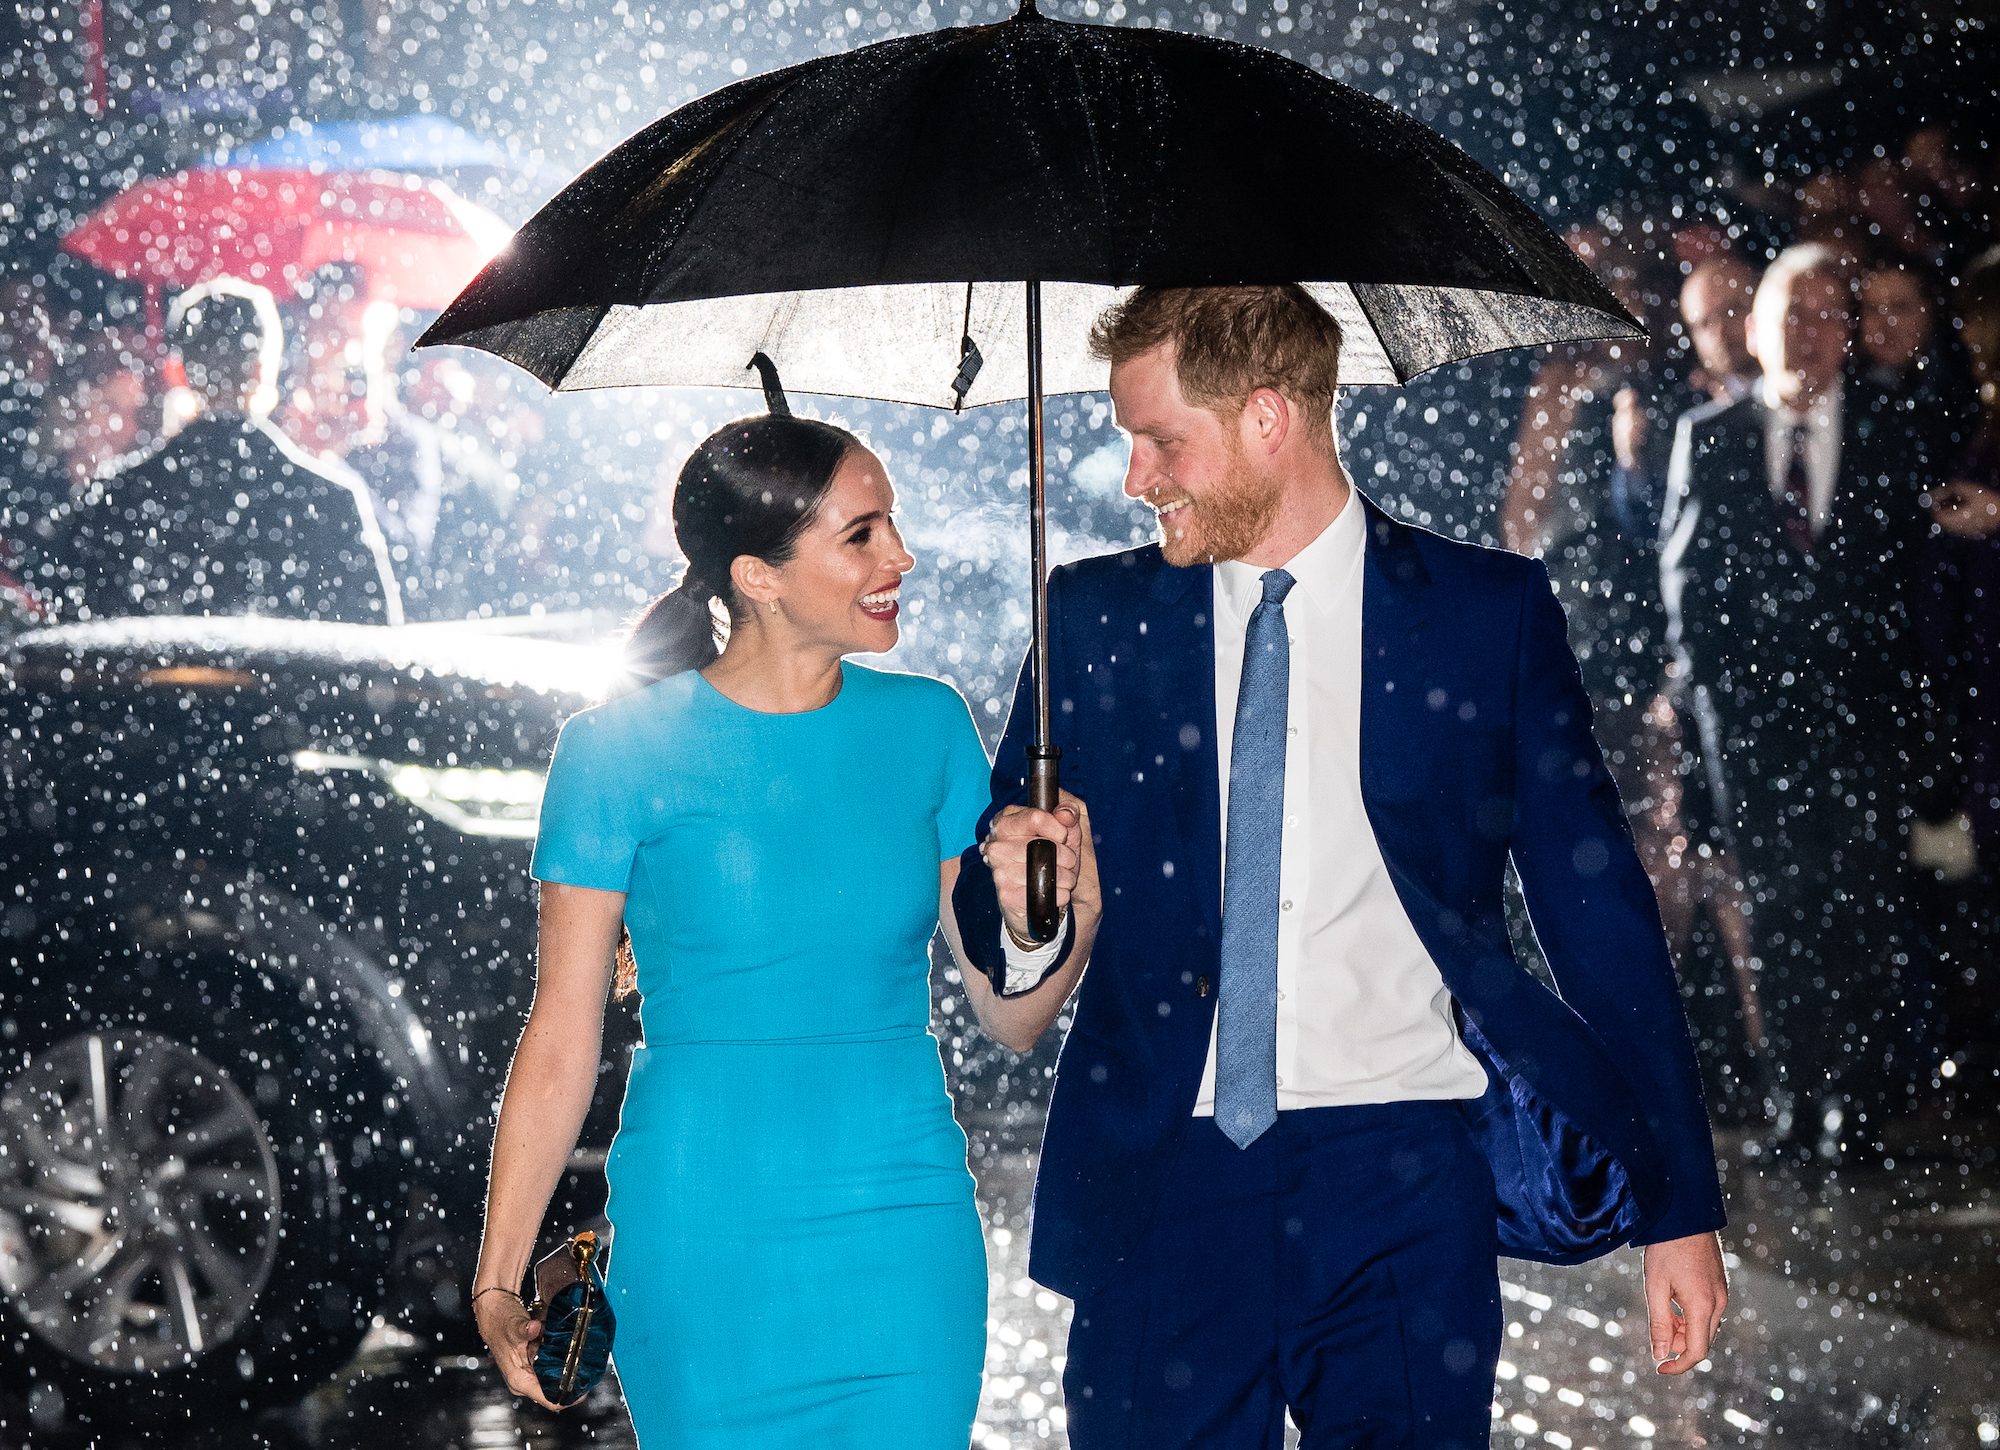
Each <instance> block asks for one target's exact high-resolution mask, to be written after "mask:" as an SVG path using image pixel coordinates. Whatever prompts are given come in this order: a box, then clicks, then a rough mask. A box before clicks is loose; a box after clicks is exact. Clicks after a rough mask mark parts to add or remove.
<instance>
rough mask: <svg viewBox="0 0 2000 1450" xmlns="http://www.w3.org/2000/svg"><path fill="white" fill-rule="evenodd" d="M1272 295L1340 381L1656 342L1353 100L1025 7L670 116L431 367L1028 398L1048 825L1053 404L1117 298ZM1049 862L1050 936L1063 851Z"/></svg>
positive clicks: (1475, 176) (1267, 56) (1196, 47)
mask: <svg viewBox="0 0 2000 1450" xmlns="http://www.w3.org/2000/svg"><path fill="white" fill-rule="evenodd" d="M1290 281H1297V282H1303V283H1305V284H1306V285H1307V288H1308V290H1309V291H1311V292H1312V293H1313V294H1314V295H1315V296H1316V297H1318V299H1319V300H1320V301H1321V302H1322V303H1323V304H1324V305H1325V306H1326V308H1327V309H1328V311H1329V312H1331V313H1332V314H1333V316H1334V317H1335V318H1336V319H1337V320H1338V321H1339V323H1340V324H1341V327H1342V329H1343V332H1344V334H1345V339H1346V341H1345V344H1344V346H1343V348H1342V353H1341V380H1342V381H1343V382H1348V383H1402V382H1407V381H1408V380H1409V379H1411V378H1412V377H1415V376H1416V375H1417V374H1418V373H1421V372H1424V371H1425V370H1427V369H1429V368H1434V367H1437V366H1439V365H1440V364H1442V363H1447V362H1454V361H1457V360H1458V359H1460V358H1466V357H1472V356H1475V355H1477V354H1480V353H1485V352H1493V351H1496V350H1499V349H1501V348H1509V347H1520V346H1524V345H1530V344H1536V343H1550V342H1570V341H1580V340H1584V339H1589V338H1612V337H1618V338H1639V337H1643V336H1644V335H1645V334H1644V331H1643V329H1641V328H1640V326H1639V325H1638V324H1637V323H1636V322H1634V321H1633V320H1632V318H1631V316H1630V315H1629V314H1628V313H1627V312H1626V311H1625V309H1624V308H1623V307H1621V306H1620V305H1619V304H1618V302H1617V300H1616V299H1615V298H1614V297H1613V296H1612V295H1611V293H1610V292H1609V291H1607V290H1606V289H1605V288H1604V287H1603V285H1602V284H1600V283H1599V282H1598V281H1597V279H1596V278H1595V277H1593V276H1592V275H1591V273H1590V271H1589V270H1588V269H1587V268H1586V267H1585V266H1584V265H1583V264H1582V263H1581V262H1579V261H1578V260H1577V259H1576V258H1575V257H1574V256H1573V255H1572V254H1571V253H1570V251H1569V249H1568V248H1567V247H1565V246H1564V245H1563V243H1562V241H1561V240H1560V239H1559V238H1558V237H1557V236H1556V235H1555V234H1554V233H1553V232H1552V231H1550V230H1549V228H1548V227H1547V226H1545V225H1544V224H1543V223H1542V222H1541V221H1540V219H1538V218H1537V217H1536V216H1535V214H1534V213H1533V212H1532V211H1531V210H1529V208H1528V207H1527V206H1526V205H1524V204H1523V203H1522V202H1521V201H1520V200H1519V199H1517V198H1516V197H1515V196H1514V195H1513V194H1512V193H1511V192H1509V191H1508V190H1507V189H1506V187H1505V186H1503V185H1502V184H1501V183H1500V182H1499V181H1498V180H1497V179H1496V178H1495V177H1493V176H1492V175H1491V174H1490V173H1488V172H1487V171H1485V170H1484V169H1482V168H1481V167H1480V166H1479V165H1477V164H1476V163H1475V162H1473V161H1472V160H1471V159H1470V158H1468V157H1467V156H1466V155H1465V154H1464V153H1463V152H1462V151H1460V150H1458V149H1457V148H1456V147H1454V146H1452V145H1450V144H1449V143H1448V142H1446V141H1445V140H1444V139H1443V138H1442V137H1440V136H1438V135H1437V134H1436V133H1434V132H1432V131H1430V130H1429V129H1427V128H1426V127H1424V126H1422V125H1420V124H1419V123H1417V122H1415V121H1413V120H1411V119H1410V118H1408V117H1407V116H1404V115H1403V114H1401V113H1400V112H1398V111H1396V110H1395V109H1394V108H1392V107H1390V106H1388V105H1386V104H1385V103H1383V102H1381V101H1378V100H1376V99H1375V98H1374V97H1372V96H1369V95H1366V94H1364V93H1363V92H1361V91H1357V90H1355V89H1353V88H1352V87H1349V86H1345V85H1342V84H1340V83H1339V82H1337V81H1332V80H1328V79H1327V78H1326V77H1324V76H1322V75H1319V74H1318V73H1317V72H1315V71H1313V70H1311V69H1309V68H1307V67H1306V66H1303V65H1300V64H1298V63H1297V62H1295V61H1292V60H1288V59H1286V58H1284V57H1282V56H1279V55H1276V54H1274V53H1273V52H1271V51H1267V50H1259V49H1256V48H1254V47H1251V46H1245V45H1237V44H1234V43H1231V42H1228V41H1220V40H1212V39H1208V38H1204V37H1199V36H1191V35H1181V34H1177V33H1175V32H1172V31H1166V30H1136V29H1131V30H1128V29H1114V28H1110V27H1104V26H1093V25H1072V24H1067V23H1064V22H1062V21H1057V20H1051V19H1048V18H1047V17H1045V16H1042V15H1039V14H1037V13H1036V11H1035V8H1034V0H1023V4H1022V8H1021V11H1020V13H1019V14H1017V15H1015V16H1014V17H1013V18H1012V19H1011V20H1007V21H1005V22H1002V23H1000V24H997V25H983V26H968V27H961V28H953V29H946V30H937V31H931V32H928V33H926V34H921V35H913V36H908V37H904V38H900V39H896V40H888V41H882V42H879V43H877V44H875V45H870V46H864V47H862V48H861V49H859V50H854V51H848V52H845V53H843V54H840V55H833V56H825V57H822V58H820V59H817V60H810V61H806V62H804V63H803V64H800V65H795V66H791V67H788V68H787V69H784V70H780V71H776V72H773V73H772V74H770V75H765V76H758V77H755V78H753V79H750V80H745V81H739V82H738V83H736V84H735V85H732V86H729V87H726V88H725V89H723V90H720V91H717V92H715V93H714V94H713V95H709V96H705V97H703V98H701V99H700V100H697V101H693V102H690V103H689V104H688V105H686V106H683V107H681V108H680V109H679V110H677V111H675V112H673V113H672V114H671V115H668V116H666V117H664V118H663V119H661V120H659V121H657V122H655V123H654V124H653V125H651V126H649V127H647V128H646V129H645V130H643V131H641V132H640V133H639V134H638V135H636V136H634V137H632V138H631V139H630V140H628V141H626V142H625V143H623V144H622V145H620V146H618V147H617V148H616V149H615V150H613V151H612V152H611V153H610V154H609V155H607V156H606V157H604V159H603V160H601V161H599V162H598V163H597V164H596V165H595V166H593V167H591V168H590V170H589V171H587V172H585V173H584V174H583V175H582V176H581V177H579V178H578V179H577V180H576V181H575V182H573V183H572V184H571V185H570V186H569V187H567V188H566V189H565V190H564V191H563V192H562V193H561V194H560V195H558V196H557V197H556V198H555V199H554V200H552V201H551V202H550V203H549V204H548V205H547V206H545V207H544V208H543V209H542V210H541V211H540V212H538V213H537V214H536V215H535V216H534V217H533V218H532V219H530V220H529V221H528V223H527V224H526V225H525V226H523V227H522V228H521V230H520V231H519V232H518V233H517V234H516V235H515V237H514V240H513V242H512V244H511V245H510V246H509V247H508V248H507V250H505V251H503V252H502V253H501V254H500V255H499V256H498V257H496V258H495V259H494V261H493V262H492V263H491V264H490V265H489V266H488V267H487V268H486V270H485V271H483V272H481V273H480V274H479V276H478V277H477V278H475V279H474V281H473V282H472V284H471V285H470V286H469V287H467V288H466V289H465V291H464V292H463V293H461V294H460V295H459V297H458V298H457V300H455V301H454V302H453V303H452V305H451V306H450V307H449V308H448V309H447V310H446V311H445V313H444V315H443V316H442V317H440V318H439V319H438V320H437V322H436V323H434V324H433V325H432V326H431V328H430V330H429V331H427V332H426V333H425V334H424V336H423V338H422V339H420V341H419V344H418V345H419V346H427V345H432V344H436V343H445V342H453V343H461V344H465V345H468V346H472V347H477V348H482V349H484V350H486V351H488V352H491V353H495V354H497V355H498V356H500V357H504V358H507V359H509V360H510V361H512V362H514V363H517V364H519V365H520V366H521V367H523V368H525V369H527V370H528V371H529V372H531V373H533V374H534V375H535V376H536V377H538V378H540V379H541V380H542V381H543V382H545V383H547V384H548V385H549V386H550V387H552V388H558V389H572V388H595V387H616V386H632V385H660V384H679V385H694V386H710V387H715V386H720V387H740V386H744V385H746V383H748V382H749V376H748V374H747V372H746V368H745V364H746V363H747V361H748V359H749V358H750V356H751V355H752V354H753V353H757V352H763V353H767V354H769V355H770V356H771V357H772V358H774V359H776V360H777V362H778V364H779V365H780V366H781V367H782V368H783V370H784V375H785V379H786V381H787V382H788V383H789V384H790V385H791V386H792V387H793V388H794V389H796V390H798V391H803V392H813V393H831V394H844V395H848V396H855V397H873V398H887V399H891V400H895V401H903V402H914V403H926V404H931V405H933V406H938V407H953V408H961V407H969V406H977V405H979V404H982V403H994V402H1001V401H1006V400H1011V399H1016V398H1021V397H1024V396H1025V397H1026V398H1027V400H1028V444H1029V453H1030V466H1029V472H1028V478H1029V508H1030V515H1031V549H1032V570H1031V572H1032V580H1033V594H1034V599H1033V625H1034V642H1033V648H1032V655H1033V659H1034V665H1033V669H1034V680H1035V710H1036V719H1035V742H1036V745H1035V748H1034V749H1033V750H1032V751H1031V752H1030V770H1031V772H1033V778H1032V779H1031V781H1030V797H1031V799H1032V800H1033V801H1034V802H1035V803H1036V804H1037V805H1040V806H1043V807H1045V808H1052V807H1053V805H1054V802H1055V798H1056V797H1055V791H1056V755H1057V752H1056V750H1055V749H1054V748H1053V747H1051V746H1050V745H1049V743H1048V711H1049V704H1048V679H1047V669H1046V663H1047V662H1046V651H1047V622H1046V619H1045V610H1044V604H1045V598H1044V574H1045V569H1044V558H1043V524H1042V497H1043V474H1042V407H1041V400H1042V396H1043V394H1044V392H1045V391H1048V392H1083V391H1097V390H1101V389H1102V388H1103V387H1104V386H1105V383H1106V373H1105V369H1104V366H1103V364H1101V363H1097V362H1094V361H1093V360H1092V359H1091V358H1090V357H1089V355H1088V352H1087V350H1086V347H1085V337H1086V334H1087V332H1088V328H1089V323H1090V321H1091V319H1092V318H1094V317H1095V316H1096V315H1097V313H1098V312H1099V311H1100V310H1101V309H1102V308H1103V306H1104V305H1105V304H1106V303H1108V302H1110V301H1112V300H1113V299H1115V298H1116V296H1117V295H1118V293H1117V290H1116V289H1118V288H1123V287H1130V286H1134V285H1137V284H1141V283H1154V284H1164V285H1181V286H1201V285H1216V284H1228V283H1273V282H1290ZM1045 334H1046V335H1047V336H1048V338H1049V339H1050V342H1051V346H1050V347H1049V349H1048V354H1047V356H1046V358H1045V356H1044V347H1043V339H1044V336H1045ZM1033 864H1036V863H1034V862H1033V861H1032V860H1031V865H1033ZM1039 867H1040V869H1039V870H1038V871H1036V872H1035V873H1034V874H1035V876H1036V878H1037V879H1038V880H1040V881H1043V882H1046V883H1047V885H1046V887H1045V889H1043V890H1041V891H1038V892H1036V893H1035V895H1036V897H1037V899H1038V900H1039V901H1040V902H1041V903H1042V907H1043V909H1041V910H1039V911H1036V912H1035V913H1033V914H1034V916H1035V917H1036V921H1035V926H1036V930H1037V932H1038V934H1039V935H1040V936H1041V937H1043V939H1046V936H1047V934H1048V932H1050V931H1052V930H1053V926H1054V911H1053V894H1054V893H1053V880H1054V853H1053V848H1051V849H1050V850H1049V851H1048V852H1047V853H1046V854H1045V855H1044V856H1043V858H1042V859H1041V861H1040V863H1039Z"/></svg>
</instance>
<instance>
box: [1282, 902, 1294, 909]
mask: <svg viewBox="0 0 2000 1450" xmlns="http://www.w3.org/2000/svg"><path fill="white" fill-rule="evenodd" d="M1282 904H1283V906H1284V908H1285V910H1287V911H1290V910H1291V909H1292V904H1291V902H1289V901H1287V902H1284V903H1282Z"/></svg>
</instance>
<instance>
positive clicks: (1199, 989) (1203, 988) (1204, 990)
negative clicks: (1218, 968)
mask: <svg viewBox="0 0 2000 1450" xmlns="http://www.w3.org/2000/svg"><path fill="white" fill-rule="evenodd" d="M1194 994H1195V996H1197V997H1206V996H1207V995H1208V978H1206V977H1196V978H1195V979H1194Z"/></svg>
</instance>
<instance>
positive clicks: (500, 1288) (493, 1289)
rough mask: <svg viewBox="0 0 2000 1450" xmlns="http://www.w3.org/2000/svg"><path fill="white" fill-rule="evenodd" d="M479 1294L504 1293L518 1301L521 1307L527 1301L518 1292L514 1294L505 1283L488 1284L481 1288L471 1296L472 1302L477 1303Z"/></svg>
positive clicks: (526, 1303)
mask: <svg viewBox="0 0 2000 1450" xmlns="http://www.w3.org/2000/svg"><path fill="white" fill-rule="evenodd" d="M480 1294H505V1295H507V1296H508V1297H509V1298H511V1299H513V1300H515V1301H516V1302H517V1303H519V1304H520V1305H521V1307H522V1308H524V1309H525V1308H526V1307H527V1305H528V1301H527V1300H526V1299H523V1298H521V1296H520V1295H519V1294H516V1293H515V1292H514V1291H513V1290H512V1289H509V1288H508V1287H507V1286H506V1285H505V1284H488V1285H487V1286H486V1287H485V1288H484V1289H481V1290H480V1291H479V1293H477V1294H474V1295H473V1296H472V1302H473V1303H474V1304H477V1303H478V1302H479V1295H480Z"/></svg>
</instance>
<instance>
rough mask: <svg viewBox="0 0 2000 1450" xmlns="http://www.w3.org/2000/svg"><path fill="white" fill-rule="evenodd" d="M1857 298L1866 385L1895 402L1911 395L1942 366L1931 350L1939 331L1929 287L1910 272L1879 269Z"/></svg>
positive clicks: (1859, 346) (1868, 275) (1866, 279)
mask: <svg viewBox="0 0 2000 1450" xmlns="http://www.w3.org/2000/svg"><path fill="white" fill-rule="evenodd" d="M1855 295H1856V299H1857V300H1858V301H1859V303H1860V324H1861V325H1860V329H1859V332H1858V334H1857V336H1856V338H1855V341H1856V344H1857V352H1858V354H1859V358H1858V360H1859V362H1860V364H1861V381H1862V382H1863V383H1864V384H1865V385H1867V386H1868V387H1870V388H1874V389H1876V390H1877V391H1880V392H1884V393H1889V394H1891V395H1894V396H1902V395H1905V394H1908V393H1909V392H1910V391H1911V390H1912V389H1913V388H1914V387H1915V386H1916V384H1917V383H1918V382H1919V380H1920V379H1922V378H1923V375H1924V374H1926V373H1930V372H1932V371H1933V370H1934V369H1935V368H1936V366H1937V361H1936V358H1935V357H1934V356H1933V351H1932V346H1931V344H1932V339H1933V338H1934V336H1935V335H1936V328H1935V326H1934V324H1933V321H1932V316H1933V314H1932V309H1931V303H1930V299H1929V298H1928V297H1927V296H1925V294H1924V284H1923V282H1922V281H1921V280H1920V279H1919V278H1918V276H1917V274H1916V273H1914V272H1912V271H1910V270H1909V269H1907V268H1905V267H1899V266H1883V267H1876V268H1874V269H1872V270H1870V271H1867V272H1864V273H1862V274H1861V279H1860V281H1859V283H1858V284H1857V286H1856V289H1855Z"/></svg>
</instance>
